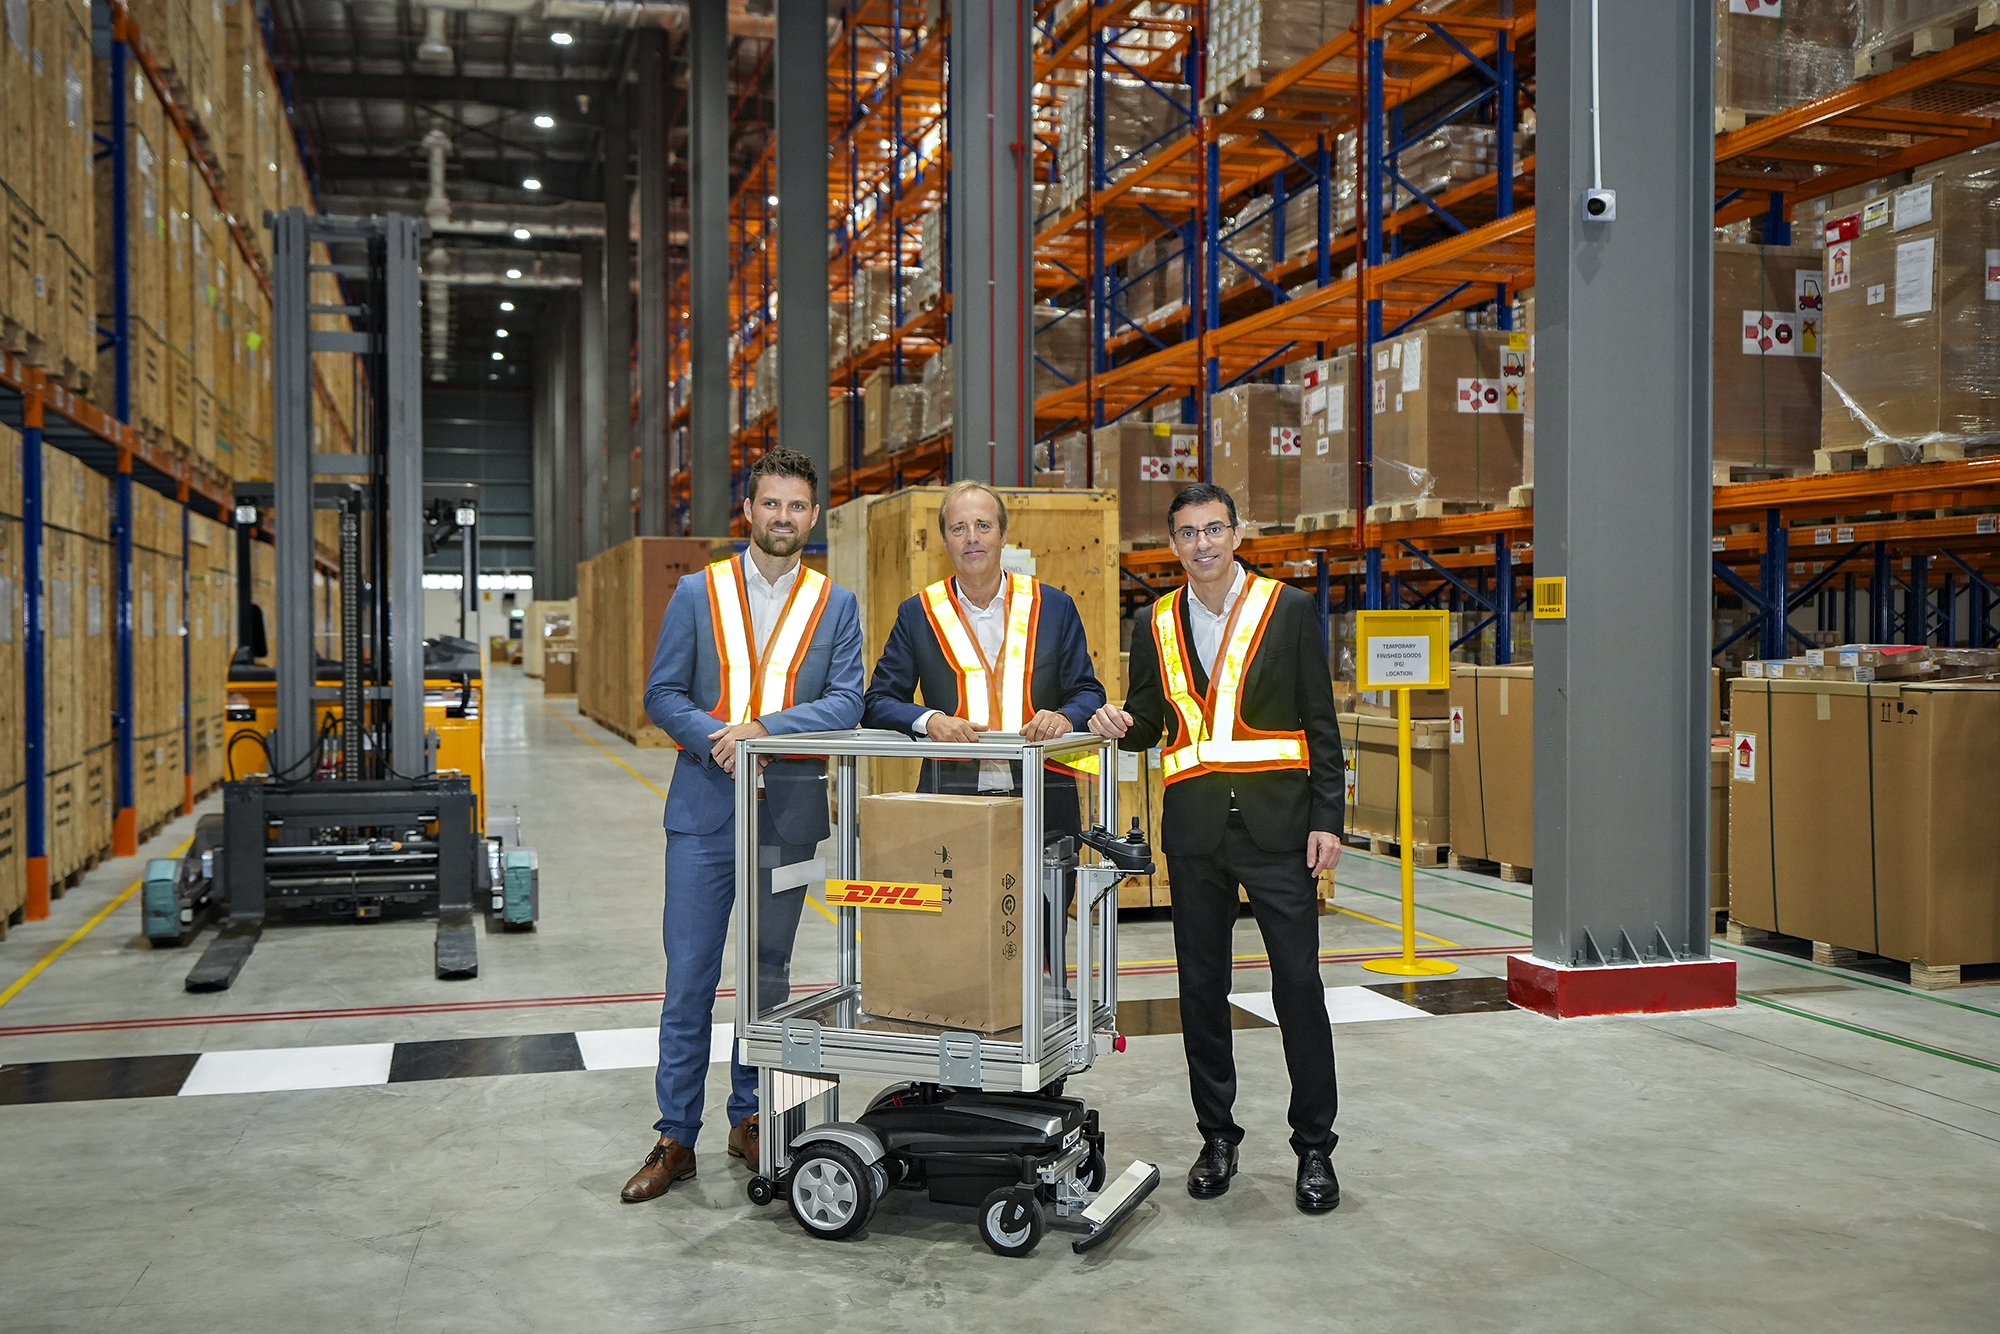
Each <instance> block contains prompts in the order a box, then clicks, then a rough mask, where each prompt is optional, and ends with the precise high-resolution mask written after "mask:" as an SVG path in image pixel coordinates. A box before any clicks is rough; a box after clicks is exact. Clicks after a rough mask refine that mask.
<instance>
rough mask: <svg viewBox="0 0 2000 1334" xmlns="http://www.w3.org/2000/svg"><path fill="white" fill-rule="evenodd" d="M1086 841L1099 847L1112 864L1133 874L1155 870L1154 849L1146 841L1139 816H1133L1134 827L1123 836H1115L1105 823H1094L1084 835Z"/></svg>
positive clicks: (1148, 872) (1144, 873)
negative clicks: (1140, 826)
mask: <svg viewBox="0 0 2000 1334" xmlns="http://www.w3.org/2000/svg"><path fill="white" fill-rule="evenodd" d="M1083 841H1084V843H1085V844H1086V845H1087V846H1089V847H1093V848H1095V849H1097V850H1098V851H1099V852H1101V853H1103V854H1104V855H1105V856H1106V857H1108V858H1110V859H1111V864H1112V865H1113V866H1115V867H1117V868H1118V869H1119V870H1121V871H1125V872H1128V873H1130V874H1133V875H1150V874H1152V871H1153V849H1152V848H1151V847H1150V846H1149V845H1148V844H1147V842H1146V834H1145V831H1144V830H1142V829H1140V828H1139V817H1137V816H1136V815H1135V816H1133V817H1132V827H1131V828H1130V829H1128V830H1126V831H1125V833H1124V836H1123V837H1117V838H1114V837H1113V836H1112V834H1111V831H1110V830H1108V829H1106V828H1105V827H1104V826H1103V825H1092V826H1091V827H1090V830H1089V832H1088V833H1086V834H1084V836H1083Z"/></svg>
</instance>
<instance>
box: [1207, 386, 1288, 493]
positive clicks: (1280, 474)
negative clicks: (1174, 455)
mask: <svg viewBox="0 0 2000 1334" xmlns="http://www.w3.org/2000/svg"><path fill="white" fill-rule="evenodd" d="M1301 397H1302V395H1301V393H1300V386H1298V385H1295V384H1282V385H1280V384H1254V383H1253V384H1239V385H1236V386H1235V387H1234V388H1230V389H1225V390H1223V391H1222V392H1221V393H1219V394H1216V395H1215V396H1214V397H1213V398H1211V399H1210V400H1209V411H1210V413H1211V421H1212V431H1211V435H1210V440H1211V442H1212V443H1211V446H1210V450H1209V476H1210V477H1212V478H1213V479H1214V480H1215V483H1216V485H1218V486H1221V487H1223V488H1225V489H1226V490H1228V492H1229V493H1230V494H1231V495H1232V496H1234V497H1236V514H1237V517H1238V518H1240V519H1241V520H1243V521H1244V522H1245V523H1256V524H1260V525H1264V526H1267V527H1268V526H1270V525H1274V524H1289V523H1291V522H1292V520H1293V519H1294V518H1296V517H1297V516H1298V514H1299V458H1300V455H1301V454H1302V453H1303V446H1302V444H1301V439H1302V436H1303V432H1302V431H1301V430H1300V429H1299V408H1300V400H1301Z"/></svg>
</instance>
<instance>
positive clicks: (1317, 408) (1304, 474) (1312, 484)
mask: <svg viewBox="0 0 2000 1334" xmlns="http://www.w3.org/2000/svg"><path fill="white" fill-rule="evenodd" d="M1299 421H1300V430H1301V437H1302V438H1301V442H1300V454H1299V513H1300V514H1326V513H1329V512H1331V511H1333V510H1344V509H1353V508H1354V477H1353V472H1354V359H1353V358H1352V357H1349V356H1340V357H1329V358H1328V359H1327V360H1325V361H1314V362H1311V363H1309V364H1308V365H1307V366H1306V368H1305V374H1304V375H1303V376H1302V377H1301V378H1300V383H1299Z"/></svg>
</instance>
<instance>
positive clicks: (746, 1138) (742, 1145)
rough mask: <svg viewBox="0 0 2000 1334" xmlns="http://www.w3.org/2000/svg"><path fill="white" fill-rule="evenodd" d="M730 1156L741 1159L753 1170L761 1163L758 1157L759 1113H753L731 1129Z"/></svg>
mask: <svg viewBox="0 0 2000 1334" xmlns="http://www.w3.org/2000/svg"><path fill="white" fill-rule="evenodd" d="M729 1156H730V1157H731V1158H741V1159H743V1160H744V1161H745V1162H747V1163H749V1164H750V1166H751V1167H753V1168H754V1167H756V1166H757V1164H758V1162H759V1161H760V1160H759V1159H758V1157H757V1113H755V1112H752V1113H750V1115H748V1116H746V1117H744V1118H743V1119H742V1120H741V1121H738V1122H737V1123H736V1124H735V1125H733V1126H731V1127H729Z"/></svg>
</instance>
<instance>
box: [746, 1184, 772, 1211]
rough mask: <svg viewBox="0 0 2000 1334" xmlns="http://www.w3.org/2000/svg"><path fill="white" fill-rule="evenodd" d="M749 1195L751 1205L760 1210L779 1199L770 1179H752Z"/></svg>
mask: <svg viewBox="0 0 2000 1334" xmlns="http://www.w3.org/2000/svg"><path fill="white" fill-rule="evenodd" d="M749 1193H750V1203H752V1204H754V1205H757V1206H759V1207H760V1208H761V1207H762V1206H764V1205H767V1204H769V1203H770V1202H771V1201H772V1200H774V1199H776V1198H777V1197H778V1192H777V1189H776V1188H775V1187H774V1186H772V1185H771V1180H770V1178H769V1177H751V1178H750V1186H749Z"/></svg>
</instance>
